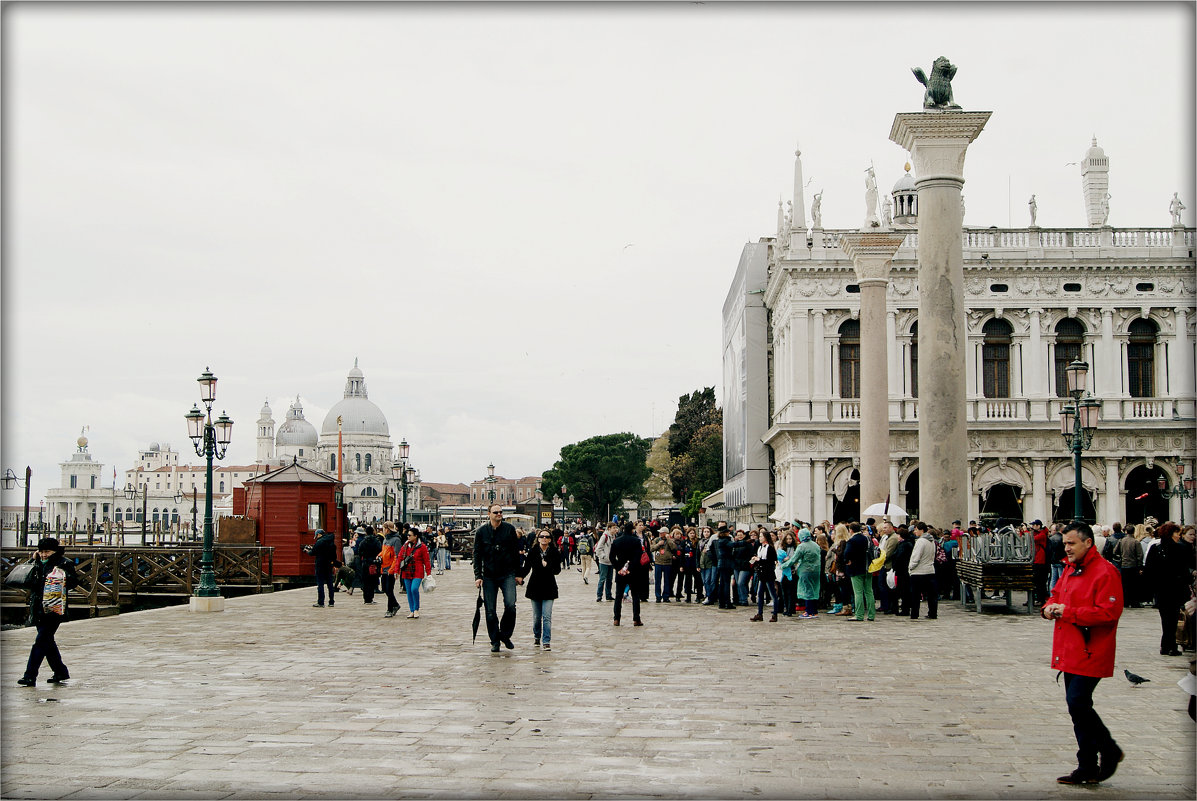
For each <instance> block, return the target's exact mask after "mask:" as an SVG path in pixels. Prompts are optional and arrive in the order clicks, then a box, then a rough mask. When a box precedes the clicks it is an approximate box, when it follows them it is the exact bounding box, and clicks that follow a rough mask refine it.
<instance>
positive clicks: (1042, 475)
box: [1023, 458, 1052, 523]
mask: <svg viewBox="0 0 1197 801" xmlns="http://www.w3.org/2000/svg"><path fill="white" fill-rule="evenodd" d="M1023 517H1024V519H1026V520H1028V521H1030V520H1042V521H1044V522H1045V523H1050V522H1051V520H1052V516H1051V514H1050V512H1049V511H1048V507H1047V460H1046V459H1036V458H1032V459H1031V515H1030V517H1029V518H1028V517H1026V515H1024V516H1023Z"/></svg>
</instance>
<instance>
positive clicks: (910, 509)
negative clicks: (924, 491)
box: [906, 467, 919, 521]
mask: <svg viewBox="0 0 1197 801" xmlns="http://www.w3.org/2000/svg"><path fill="white" fill-rule="evenodd" d="M918 516H919V471H918V468H917V467H916V468H915V469H914V470H912V471H911V473H910V475H909V476H907V477H906V519H907V520H908V521H909V520H914V519H915V518H917V517H918Z"/></svg>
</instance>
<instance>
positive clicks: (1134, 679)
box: [1122, 670, 1151, 685]
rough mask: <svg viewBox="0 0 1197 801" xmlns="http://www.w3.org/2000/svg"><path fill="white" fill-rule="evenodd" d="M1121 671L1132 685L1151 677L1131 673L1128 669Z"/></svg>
mask: <svg viewBox="0 0 1197 801" xmlns="http://www.w3.org/2000/svg"><path fill="white" fill-rule="evenodd" d="M1122 672H1123V673H1125V674H1126V680H1127V681H1129V682H1130V683H1131V684H1134V685H1139V684H1142V683H1143V682H1145V681H1151V679H1145V678H1143V677H1142V676H1140V675H1138V674H1136V673H1131V672H1130V671H1129V670H1123V671H1122Z"/></svg>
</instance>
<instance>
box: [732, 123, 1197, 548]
mask: <svg viewBox="0 0 1197 801" xmlns="http://www.w3.org/2000/svg"><path fill="white" fill-rule="evenodd" d="M907 169H908V170H909V166H908V167H907ZM1109 169H1110V162H1109V159H1108V158H1107V157H1106V155H1105V153H1104V152H1103V151H1102V150H1101V148H1100V147H1098V146H1097V142H1096V139H1095V140H1094V141H1093V144H1092V146H1091V147H1090V149H1089V151H1088V152H1087V153H1086V155H1085V158H1084V161H1083V162H1082V194H1083V202H1084V205H1085V212H1086V218H1087V219H1088V221H1089V222H1090V226H1089V227H1086V228H1080V229H1057V228H1041V227H1039V226H1038V225H1037V224H1036V219H1035V214H1036V212H1037V207H1036V205H1035V204H1034V202H1033V200H1032V202H1031V203H1030V204H1029V205H1030V210H1031V211H1030V214H1031V224H1030V225H1029V226H1028V227H1026V228H997V227H987V228H981V227H972V226H965V227H964V229H963V230H962V231H961V238H962V244H963V250H964V274H965V303H966V307H967V314H966V320H967V336H968V340H969V349H968V362H967V372H968V378H967V381H968V389H967V392H968V402H967V409H966V414H967V420H968V432H969V433H968V438H969V443H968V445H969V456H970V464H969V472H968V475H967V476H966V477H962V479H963V480H967V481H968V482H969V489H970V506H969V517H970V518H973V519H976V518H979V517H981V516H982V515H986V516H988V515H993V516H996V517H1004V518H1016V519H1024V520H1028V521H1029V520H1032V519H1036V518H1038V519H1041V520H1045V521H1046V520H1052V519H1070V518H1071V516H1072V509H1073V499H1072V493H1073V485H1074V468H1073V461H1072V456H1071V452H1070V451H1069V450H1067V449H1066V448H1065V446H1064V444H1063V440H1062V438H1061V436H1060V418H1059V412H1060V408H1061V406H1062V403H1063V402H1064V399H1065V398H1064V396H1065V395H1066V393H1065V390H1064V386H1063V384H1064V379H1063V371H1064V368H1065V366H1066V365H1067V364H1068V363H1069V362H1071V361H1072V360H1074V359H1077V358H1080V359H1082V360H1086V361H1087V362H1088V363H1089V365H1090V371H1089V387H1088V388H1089V390H1090V391H1091V392H1092V393H1093V395H1094V396H1095V397H1097V398H1099V399H1100V400H1101V404H1102V409H1101V421H1100V425H1099V428H1098V430H1097V432H1096V434H1095V436H1094V438H1093V442H1092V446H1091V448H1090V449H1089V450H1087V451H1085V452H1084V454H1083V479H1082V484H1083V491H1084V497H1083V499H1082V501H1083V504H1084V507H1085V509H1086V514H1087V515H1089V516H1091V518H1092V517H1096V519H1097V520H1098V522H1105V523H1109V522H1114V521H1123V522H1130V523H1134V522H1138V521H1141V520H1142V519H1143V517H1144V516H1145V515H1148V514H1150V515H1153V516H1155V517H1157V518H1159V519H1164V518H1172V519H1180V517H1181V514H1182V509H1181V501H1180V499H1178V498H1173V499H1171V500H1167V499H1165V498H1163V497H1162V494H1161V492H1160V491H1159V489H1158V488H1157V479H1158V478H1159V477H1161V476H1162V477H1164V478H1165V479H1166V480H1167V484H1168V486H1170V487H1171V486H1174V485H1175V484H1176V483H1177V479H1178V475H1177V465H1178V464H1179V463H1181V462H1183V463H1184V468H1185V474H1186V475H1191V474H1192V471H1193V469H1194V456H1195V455H1197V441H1195V431H1194V405H1195V404H1194V372H1195V371H1194V361H1195V356H1194V342H1195V340H1197V336H1195V333H1194V309H1195V306H1197V303H1195V296H1197V276H1195V272H1194V264H1195V262H1194V256H1193V250H1194V229H1192V228H1184V227H1182V226H1181V224H1180V222H1179V213H1178V212H1174V214H1173V220H1172V225H1168V226H1161V227H1130V228H1114V227H1112V226H1110V225H1109V224H1108V219H1109V199H1110V196H1109V193H1108V191H1107V189H1108V172H1109ZM801 187H802V183H801V162H800V160H798V157H796V163H795V201H794V203H793V211H792V212H791V213H790V214H788V215H787V214H784V213H782V211H781V210H780V209H779V213H778V231H777V233H776V235H775V236H773V237H766V238H762V239H761V240H760V241H759V242H758V243H750V244H748V245H746V246H745V255H744V257H743V258H742V259H741V269H740V270H739V271H738V272H737V278H736V280H735V282H733V286H732V290H731V292H730V294H729V297H728V306H725V314H724V342H725V349H724V360H725V363H724V374H725V382H724V383H725V386H724V387H723V392H724V396H725V397H724V399H723V400H724V409H725V415H727V413H728V409H729V408H730V409H732V410H734V414H733V417H732V419H728V420H725V425H724V430H725V464H727V468H725V473H727V475H725V484H724V495H725V498H726V501H727V509H726V516H727V517H728V518H729V519H735V520H743V521H748V520H763V519H764V518H765V517H766V516H767V515H769V514H770V513H771V514H772V515H774V516H775V518H776V519H790V520H793V519H802V520H815V521H819V520H823V519H829V520H841V519H855V518H856V517H857V515H858V512H859V504H858V498H857V497H856V487H855V484H856V480H857V478H858V473H857V467H858V466H859V414H860V403H859V397H860V391H861V383H860V382H861V375H860V326H859V319H858V318H859V312H860V303H859V299H860V296H859V286H858V285H857V276H856V273H855V271H854V268H853V263H852V261H851V260H850V259H849V258H848V257H847V256H846V255H845V254H844V252H843V251H842V250H841V249H840V247H839V243H840V237H841V235H842V234H843V233H845V232H846V231H845V230H829V229H824V228H823V227H822V220H821V215H820V214H819V205H820V204H819V202H818V198H816V199H815V202H814V203H813V204H812V207H811V211H812V218H813V219H812V223H813V224H812V226H811V227H810V228H809V229H808V228H807V226H806V223H805V214H804V208H805V207H804V204H803V198H802V194H801V191H802V190H801ZM1163 205H1164V204H1163V202H1161V206H1163ZM891 213H892V214H893V218H892V223H891V224H892V227H893V229H894V230H898V231H901V230H907V231H909V233H908V235H907V236H906V240H905V242H904V244H903V245H902V246H901V247H900V248H899V249H898V251H897V253H896V254H895V256H894V258H893V262H892V266H891V269H890V274H889V284H888V287H887V317H886V322H887V331H886V333H887V336H886V339H887V344H888V350H887V354H888V382H889V397H888V402H889V420H890V443H889V444H890V447H889V452H890V462H889V491H890V497H891V499H892V500H893V502H894V503H896V504H898V505H899V506H901V507H903V508H905V509H908V510H910V511H912V512H917V510H918V508H919V500H918V495H919V484H918V397H919V387H918V380H917V371H918V368H917V364H918V320H917V315H918V280H917V272H918V270H917V268H918V264H917V258H918V247H917V246H918V232H917V213H918V200H917V194H916V192H915V190H914V181H913V179H911V177H910V176H909V174H907V175H906V176H903V178H902V179H901V180H900V181H899V182H898V183H897V185H895V187H894V190H893V193H892V194H891V197H890V199H887V200H886V201H885V203H884V206H883V208H882V210H881V213H880V215H879V216H880V217H881V218H882V219H883V220H885V221H887V222H888V221H889V218H890V215H891ZM1161 216H1162V214H1161ZM850 230H859V229H850ZM762 251H764V252H763V253H762ZM754 260H756V261H764V262H766V264H765V265H764V266H763V268H762V269H759V270H756V271H753V270H748V271H747V278H748V280H747V281H745V280H744V278H745V269H744V267H745V264H746V263H749V262H752V261H754ZM754 276H755V280H754V278H753V277H754ZM756 298H759V299H760V300H763V304H764V308H765V310H766V312H767V324H766V325H765V326H758V327H757V328H763V329H764V330H762V331H760V333H759V334H757V335H753V334H752V328H751V326H748V327H747V328H746V326H745V321H746V320H748V321H750V320H751V314H752V305H753V303H756V304H758V305H759V303H760V301H759V300H755V299H756ZM736 331H739V332H740V333H738V334H737V333H735V332H736ZM746 331H747V333H745V332H746ZM729 342H730V344H729ZM738 349H739V350H738ZM741 351H742V352H741ZM762 358H763V359H767V364H768V368H767V376H768V378H767V386H766V385H765V382H764V381H759V382H756V383H754V382H753V381H752V380H751V368H750V365H751V364H752V363H753V361H754V360H757V359H762ZM745 365H748V366H747V367H746V366H745ZM732 400H734V401H735V402H734V403H733V402H731V401H732ZM754 429H756V430H761V431H763V432H764V433H763V434H762V435H760V436H759V437H757V438H756V442H755V443H754V442H752V441H749V442H743V441H741V442H733V441H732V440H731V434H729V432H736V431H738V432H741V434H743V432H746V431H748V432H751V431H753V430H754ZM749 439H751V437H750V438H749ZM756 443H764V444H765V445H766V446H767V449H766V450H762V449H760V448H759V446H758V447H757V451H758V452H756V453H754V451H753V446H754V445H755V444H756ZM729 449H730V451H732V452H733V454H732V455H733V456H736V458H735V459H730V460H729V459H728V458H727V456H726V454H727V453H728V451H729ZM754 470H755V471H758V472H759V471H762V470H767V471H768V474H769V479H770V480H769V481H768V482H767V483H768V488H767V489H764V488H763V487H762V484H761V482H757V485H758V487H761V488H758V489H757V490H756V491H750V492H745V491H743V488H744V487H751V486H752V482H750V481H747V480H746V477H747V476H748V475H749V473H750V472H751V471H754ZM734 471H738V472H734ZM733 488H735V489H737V490H738V491H737V492H732V491H731V490H732V489H733ZM924 491H926V489H925V490H924ZM1183 514H1184V517H1185V519H1186V520H1188V521H1192V520H1194V519H1195V518H1197V515H1195V514H1194V502H1193V501H1192V500H1188V501H1185V502H1184V511H1183ZM930 522H932V523H935V524H950V523H951V521H930Z"/></svg>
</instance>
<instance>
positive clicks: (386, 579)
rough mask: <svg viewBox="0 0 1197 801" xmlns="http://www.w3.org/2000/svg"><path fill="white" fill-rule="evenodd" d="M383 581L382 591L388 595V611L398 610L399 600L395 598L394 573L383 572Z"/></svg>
mask: <svg viewBox="0 0 1197 801" xmlns="http://www.w3.org/2000/svg"><path fill="white" fill-rule="evenodd" d="M379 580H380V582H381V583H382V591H383V593H385V594H386V596H387V611H388V612H398V611H399V601H398V599H397V598H395V576H394V574H392V573H383V574H382V575H381V576H379Z"/></svg>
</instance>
